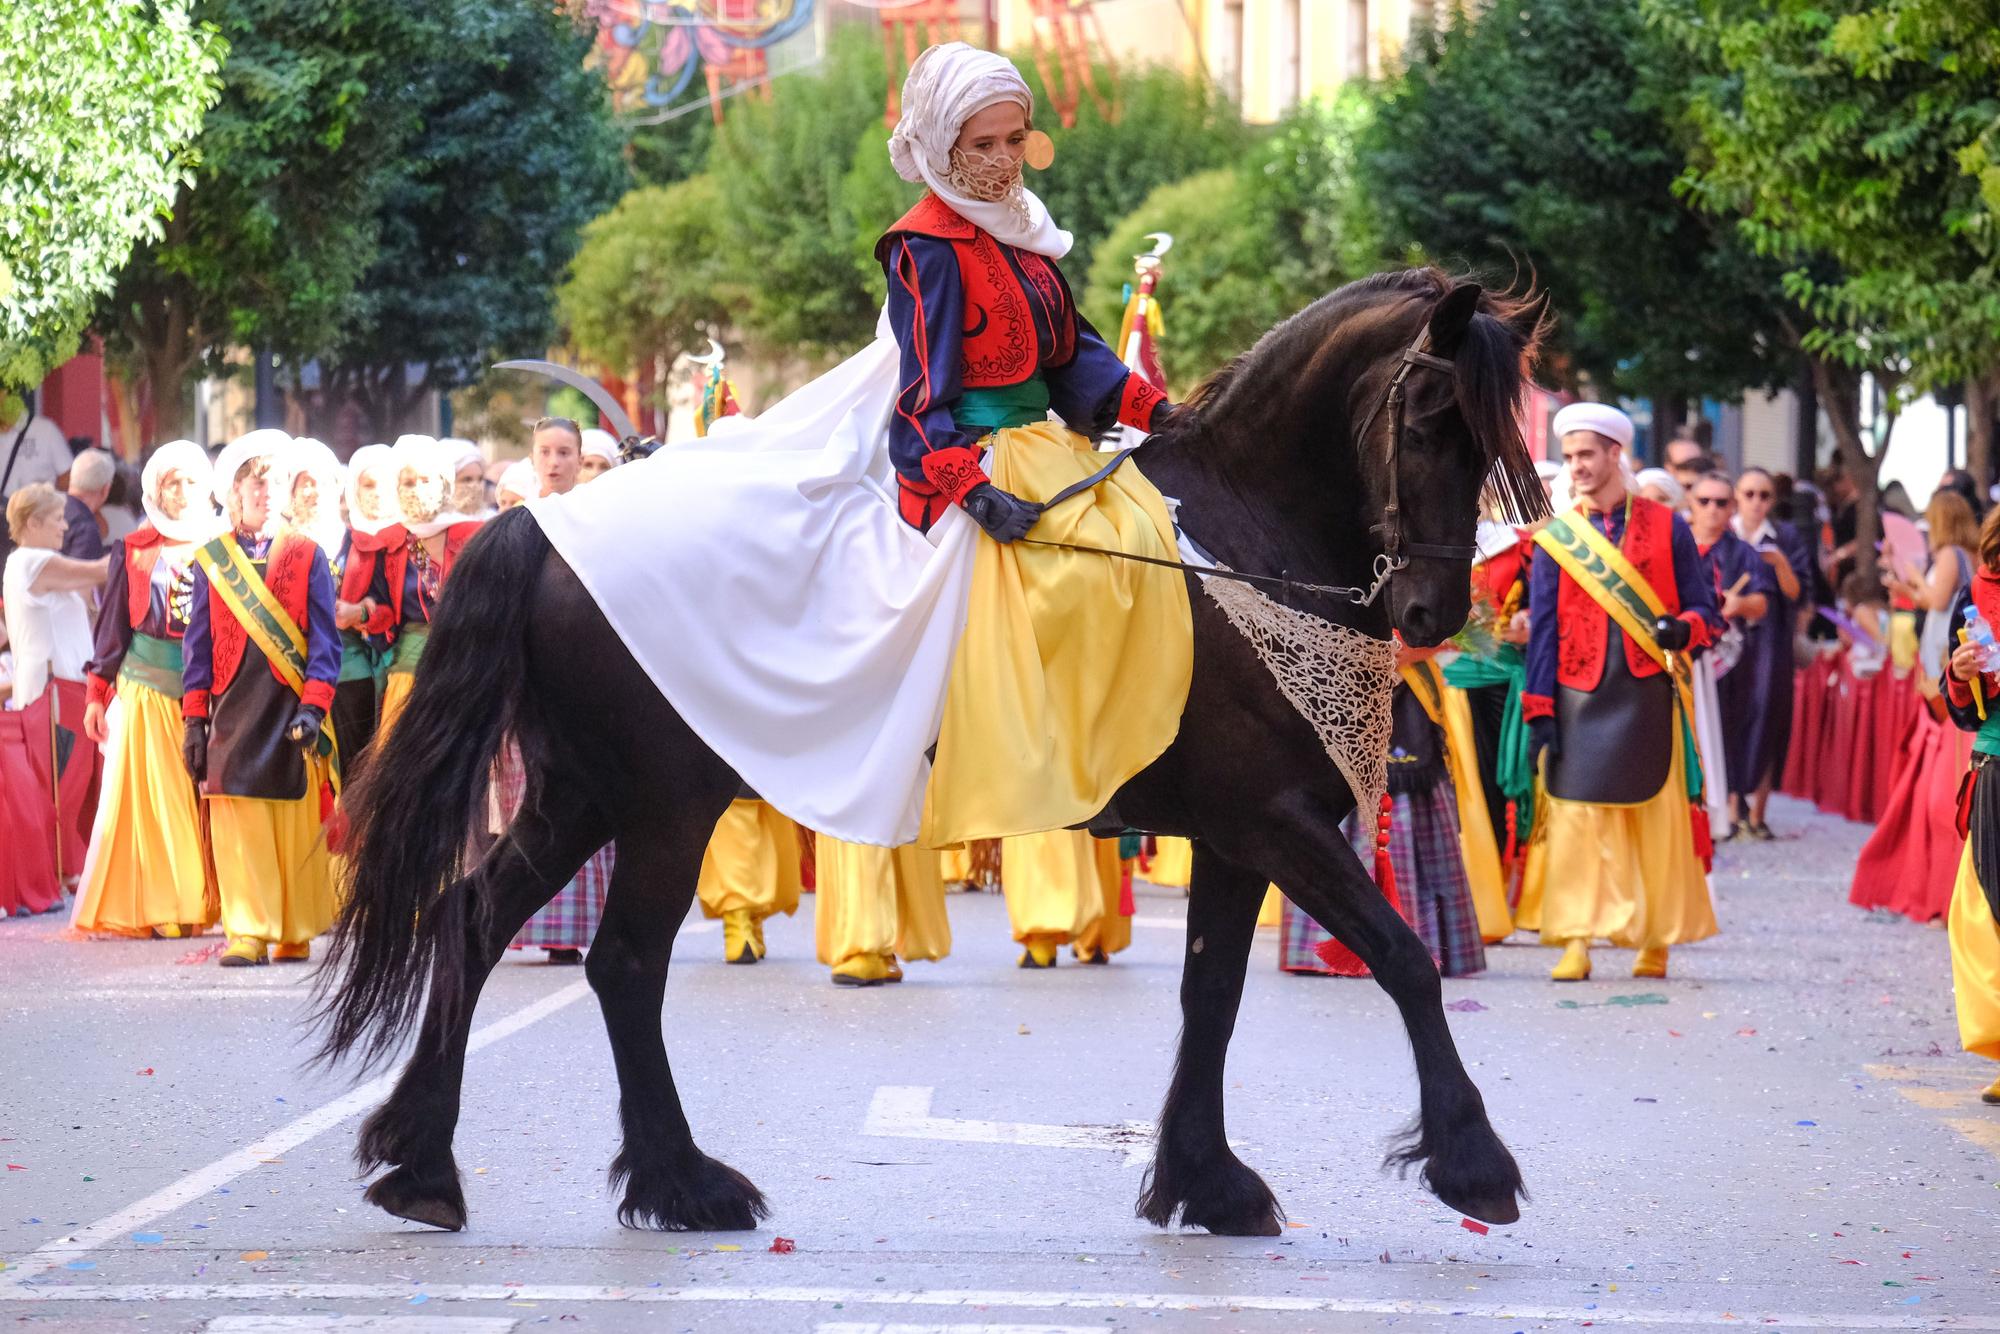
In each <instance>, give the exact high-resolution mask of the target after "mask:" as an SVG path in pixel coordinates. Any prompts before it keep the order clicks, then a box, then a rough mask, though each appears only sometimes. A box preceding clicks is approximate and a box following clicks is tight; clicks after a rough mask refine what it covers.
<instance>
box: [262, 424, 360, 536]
mask: <svg viewBox="0 0 2000 1334" xmlns="http://www.w3.org/2000/svg"><path fill="white" fill-rule="evenodd" d="M285 454H286V457H285V462H286V463H287V464H288V465H289V469H290V472H291V476H290V477H289V478H288V479H287V480H286V483H285V494H284V504H282V505H280V506H279V507H278V508H279V509H281V510H283V511H284V514H285V519H286V521H287V522H289V523H290V524H291V525H292V526H293V527H294V528H297V529H298V530H299V531H300V532H302V533H304V534H305V535H306V536H307V537H310V538H311V539H312V540H313V541H315V542H317V543H319V545H320V550H322V551H324V552H326V554H327V555H329V556H338V555H339V554H340V544H341V541H342V539H343V538H345V537H346V535H347V533H346V526H345V525H344V524H342V523H341V521H340V493H341V491H342V489H343V488H344V487H345V486H346V483H347V476H346V470H345V469H343V468H342V467H341V466H340V460H339V459H337V458H335V457H334V456H333V451H332V450H330V449H328V448H327V447H326V446H325V444H323V443H321V442H320V441H318V440H315V439H313V438H312V437H311V436H300V437H298V438H297V439H296V440H294V441H292V443H291V448H289V449H288V450H286V452H285ZM301 474H305V475H309V476H311V478H312V479H313V481H315V482H317V483H318V484H319V509H318V510H317V511H315V512H314V514H313V516H312V521H311V524H310V526H307V525H304V524H301V523H300V522H299V518H298V516H297V515H296V514H294V513H292V488H293V487H295V486H296V485H298V480H299V477H300V475H301Z"/></svg>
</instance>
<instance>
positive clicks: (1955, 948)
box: [1941, 510, 2000, 1104]
mask: <svg viewBox="0 0 2000 1334" xmlns="http://www.w3.org/2000/svg"><path fill="white" fill-rule="evenodd" d="M1979 556H1980V568H1979V573H1978V574H1977V575H1975V576H1974V577H1973V580H1972V585H1971V587H1970V588H1969V589H1967V590H1966V591H1965V592H1963V593H1961V594H1960V595H1959V597H1958V602H1957V605H1956V606H1955V607H1954V608H1953V609H1952V614H1951V619H1950V622H1949V629H1950V634H1951V638H1952V641H1953V642H1954V643H1956V644H1957V645H1958V647H1957V648H1956V649H1955V650H1953V652H1952V655H1951V658H1950V660H1949V662H1948V664H1947V666H1946V670H1945V674H1944V680H1943V682H1942V683H1941V684H1942V686H1943V689H1944V694H1945V700H1946V704H1947V707H1948V708H1949V709H1950V711H1951V720H1952V722H1954V723H1956V724H1957V725H1958V727H1959V728H1960V729H1961V730H1962V731H1966V732H1970V733H1972V761H1971V772H1970V773H1968V774H1967V775H1966V784H1967V787H1968V791H1967V792H1966V794H1965V796H1964V798H1962V803H1963V804H1962V806H1961V809H1962V810H1963V812H1964V814H1963V816H1962V817H1961V819H1962V820H1963V822H1964V824H1965V832H1966V834H1967V839H1966V845H1965V851H1964V852H1962V853H1961V854H1960V855H1959V862H1958V881H1957V883H1956V884H1955V885H1953V887H1952V892H1951V911H1950V914H1949V916H1948V917H1947V919H1946V929H1947V930H1948V932H1949V933H1950V937H1951V992H1952V998H1953V1000H1954V1001H1955V1002H1956V1003H1957V1008H1958V1040H1959V1045H1960V1046H1962V1047H1964V1048H1965V1050H1967V1051H1969V1052H1972V1053H1973V1054H1974V1055H1977V1056H1984V1057H1986V1058H1987V1059H1988V1060H1991V1061H2000V670H1996V668H2000V662H1995V661H1992V660H1991V659H1990V658H1989V656H1988V651H1987V650H1983V649H1982V648H1980V647H1979V646H1978V645H1975V644H1972V643H1968V642H1965V641H1966V635H1965V633H1964V631H1965V619H1966V608H1967V607H1977V608H1978V609H1979V613H1980V615H1981V617H1982V618H1984V620H1985V621H1986V623H1987V625H1989V626H1992V625H1996V624H2000V510H1995V511H1994V512H1992V513H1990V514H1988V515H1987V516H1986V522H1985V525H1984V526H1983V527H1982V529H1981V531H1980V536H1979ZM1980 1097H1981V1099H1982V1100H1983V1101H1985V1102H1987V1103H1989V1104H2000V1078H1996V1079H1995V1080H1994V1081H1993V1082H1992V1083H1991V1084H1989V1085H1987V1087H1986V1091H1985V1092H1984V1093H1982V1094H1981V1095H1980Z"/></svg>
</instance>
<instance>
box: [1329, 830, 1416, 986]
mask: <svg viewBox="0 0 2000 1334" xmlns="http://www.w3.org/2000/svg"><path fill="white" fill-rule="evenodd" d="M1395 805H1396V799H1395V798H1394V797H1392V796H1390V795H1389V794H1388V793H1386V792H1385V793H1383V794H1382V808H1381V811H1380V813H1379V814H1378V815H1377V816H1376V819H1375V888H1377V889H1379V890H1381V891H1382V897H1383V898H1385V899H1387V900H1389V906H1390V907H1392V908H1394V909H1395V910H1396V911H1397V912H1398V913H1402V912H1403V900H1402V897H1401V896H1400V895H1399V894H1397V893H1396V867H1395V864H1394V863H1393V862H1392V861H1391V860H1390V858H1389V829H1390V826H1391V825H1392V824H1393V822H1394V819H1395V814H1394V812H1395ZM1404 916H1406V917H1407V916H1408V914H1407V913H1405V914H1404ZM1313 953H1314V954H1317V955H1318V956H1319V959H1320V962H1321V963H1323V964H1325V965H1326V966H1327V968H1328V969H1329V970H1331V971H1332V972H1335V973H1338V974H1339V975H1340V976H1342V977H1366V976H1368V965H1367V964H1365V963H1363V962H1361V957H1360V956H1359V955H1357V954H1356V953H1355V952H1354V951H1353V950H1351V949H1349V948H1347V946H1345V945H1343V944H1341V943H1340V942H1339V941H1338V940H1335V939H1332V938H1328V939H1326V940H1322V941H1321V942H1320V943H1319V944H1317V945H1315V946H1313Z"/></svg>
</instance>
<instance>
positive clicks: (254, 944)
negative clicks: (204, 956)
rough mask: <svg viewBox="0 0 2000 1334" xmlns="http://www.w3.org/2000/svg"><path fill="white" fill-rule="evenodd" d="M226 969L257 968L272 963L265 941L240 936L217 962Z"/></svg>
mask: <svg viewBox="0 0 2000 1334" xmlns="http://www.w3.org/2000/svg"><path fill="white" fill-rule="evenodd" d="M215 962H216V963H217V964H218V965H220V966H221V967H224V968H255V967H256V966H257V965H259V964H266V963H269V962H271V956H270V953H269V950H268V947H267V946H266V945H265V944H264V942H263V941H261V940H257V939H255V938H253V937H250V936H238V937H237V938H236V939H234V940H232V941H230V942H229V948H228V949H226V950H224V951H223V952H222V957H221V958H219V959H217V960H216V961H215Z"/></svg>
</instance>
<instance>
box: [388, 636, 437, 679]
mask: <svg viewBox="0 0 2000 1334" xmlns="http://www.w3.org/2000/svg"><path fill="white" fill-rule="evenodd" d="M430 637H431V628H430V627H429V626H428V625H423V624H415V625H406V626H404V627H403V628H402V629H400V630H398V631H397V632H396V647H395V648H394V649H393V650H392V651H391V652H390V654H389V674H390V675H391V676H395V675H398V674H406V673H410V672H414V671H416V670H417V661H418V659H420V658H422V657H423V656H424V643H425V641H426V640H428V639H429V638H430Z"/></svg>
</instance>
